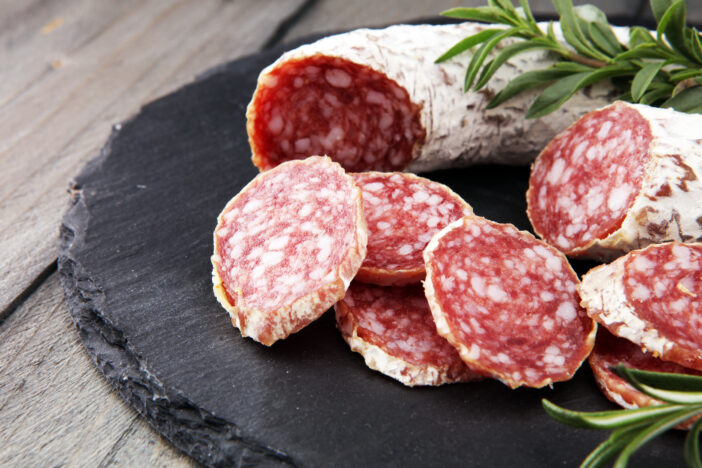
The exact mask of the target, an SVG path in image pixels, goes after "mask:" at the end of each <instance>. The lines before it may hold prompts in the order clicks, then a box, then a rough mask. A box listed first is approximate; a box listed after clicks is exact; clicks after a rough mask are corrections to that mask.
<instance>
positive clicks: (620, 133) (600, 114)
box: [527, 102, 652, 254]
mask: <svg viewBox="0 0 702 468" xmlns="http://www.w3.org/2000/svg"><path fill="white" fill-rule="evenodd" d="M651 140H652V134H651V128H650V125H649V123H648V121H647V120H646V119H645V118H644V117H642V116H641V115H640V114H639V112H637V111H636V110H634V109H633V108H632V107H630V106H629V105H627V104H624V103H620V102H617V103H615V104H613V105H611V106H608V107H605V108H604V109H600V110H597V111H594V112H590V113H588V114H586V115H585V116H583V117H582V118H581V119H579V120H578V121H577V122H576V123H575V124H573V125H572V126H571V127H570V128H568V129H567V130H565V131H563V132H561V133H560V134H559V135H558V136H557V137H556V138H555V139H554V140H553V141H551V142H550V143H549V144H548V145H547V146H546V148H545V149H544V150H543V151H542V152H541V154H540V155H539V157H538V158H537V159H536V161H535V162H534V164H533V166H532V170H531V177H530V178H529V191H528V192H527V204H528V209H527V214H528V215H529V219H530V220H531V224H532V225H533V226H534V231H535V232H536V233H537V234H539V235H540V236H541V237H542V238H543V239H544V240H545V241H546V242H548V243H549V244H551V245H553V246H556V247H557V248H558V249H560V250H561V251H563V252H565V253H567V254H578V253H579V252H581V251H583V250H585V249H586V248H587V247H589V246H590V245H591V244H592V243H593V242H595V241H597V240H599V239H604V238H606V237H607V236H609V235H610V234H612V233H613V232H615V231H616V230H618V229H619V228H620V227H621V226H622V222H623V221H624V218H625V217H626V215H627V212H628V210H629V209H630V208H631V206H632V205H633V203H634V200H635V198H636V196H637V195H638V194H639V193H640V192H641V188H642V184H643V182H644V176H645V172H646V167H647V165H648V164H649V161H650V159H651V155H650V152H649V148H650V145H651Z"/></svg>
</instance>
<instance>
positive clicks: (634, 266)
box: [579, 242, 702, 370]
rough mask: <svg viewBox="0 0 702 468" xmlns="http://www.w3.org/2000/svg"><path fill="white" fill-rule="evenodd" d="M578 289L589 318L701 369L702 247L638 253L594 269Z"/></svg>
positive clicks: (668, 246)
mask: <svg viewBox="0 0 702 468" xmlns="http://www.w3.org/2000/svg"><path fill="white" fill-rule="evenodd" d="M579 291H580V296H581V298H582V305H583V307H585V308H586V309H587V313H588V315H589V316H590V317H592V318H594V319H595V320H597V321H598V322H599V323H601V324H602V325H604V326H605V327H606V328H607V329H608V330H609V331H610V332H612V333H613V334H615V335H617V336H619V337H622V338H626V339H628V340H629V341H631V342H632V343H635V344H636V345H638V346H639V347H641V348H642V349H644V350H645V351H647V352H650V353H652V354H653V355H654V356H655V357H659V358H660V359H663V360H665V361H672V362H675V363H677V364H680V365H681V366H684V367H690V368H693V369H697V370H702V243H692V244H683V243H680V242H671V243H667V244H659V245H650V246H648V247H646V248H644V249H641V250H634V251H632V252H629V253H628V254H626V255H624V256H623V257H620V258H618V259H616V260H615V261H613V262H612V263H610V264H608V265H601V266H599V267H596V268H594V269H592V270H590V271H589V272H588V273H586V274H585V275H584V276H583V280H582V284H581V285H580V287H579Z"/></svg>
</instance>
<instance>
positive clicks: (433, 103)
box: [247, 23, 627, 172]
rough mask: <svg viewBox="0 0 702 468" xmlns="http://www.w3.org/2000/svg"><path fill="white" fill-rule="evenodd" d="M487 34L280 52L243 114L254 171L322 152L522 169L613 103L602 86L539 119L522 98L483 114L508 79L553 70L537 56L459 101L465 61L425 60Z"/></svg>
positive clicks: (460, 27) (395, 162)
mask: <svg viewBox="0 0 702 468" xmlns="http://www.w3.org/2000/svg"><path fill="white" fill-rule="evenodd" d="M486 27H488V26H486V25H481V24H476V23H462V24H453V25H442V26H431V25H414V26H411V25H398V26H392V27H389V28H385V29H358V30H355V31H351V32H348V33H345V34H340V35H336V36H330V37H327V38H324V39H322V40H319V41H317V42H315V43H313V44H308V45H304V46H302V47H299V48H297V49H294V50H291V51H289V52H287V53H285V54H284V55H283V56H282V57H280V58H279V59H278V60H277V61H276V62H275V63H273V64H272V65H270V66H269V67H267V68H266V69H264V70H263V71H262V72H261V75H260V76H259V79H258V85H257V88H256V92H255V93H254V96H253V99H252V101H251V103H250V104H249V107H248V109H247V119H248V121H247V131H248V134H249V142H250V144H251V149H252V152H253V158H252V159H253V162H254V164H255V165H256V166H257V167H259V168H260V169H261V170H267V169H270V168H271V167H274V166H276V165H278V164H279V163H281V162H283V161H286V160H290V159H301V158H305V157H307V156H308V155H310V154H326V155H329V156H330V157H331V158H332V159H333V160H334V161H336V162H338V163H340V164H341V165H342V166H343V167H344V168H345V169H346V170H348V171H368V170H381V171H392V170H404V169H410V170H412V171H415V172H419V171H428V170H434V169H440V168H446V167H458V166H468V165H472V164H481V163H482V164H484V163H498V164H512V165H523V164H528V163H529V162H531V161H532V160H533V159H534V157H535V156H536V155H537V154H538V152H539V151H540V150H541V149H542V148H543V147H544V145H545V144H546V143H547V142H548V141H549V140H550V139H551V138H553V137H554V136H555V135H556V134H557V133H558V132H559V131H561V130H563V129H564V128H565V127H566V126H567V125H568V124H570V123H571V122H573V121H575V120H576V119H577V118H578V117H580V116H581V115H583V114H584V113H585V112H587V111H590V110H593V109H596V108H598V107H601V106H603V105H605V104H607V103H609V102H611V101H612V100H613V98H614V94H612V88H611V86H610V85H608V84H598V85H595V86H593V87H591V88H589V89H588V90H587V92H586V93H585V92H579V93H576V94H575V95H574V96H573V97H572V98H571V99H570V100H569V101H568V103H566V105H564V106H562V107H561V108H560V109H559V110H557V111H556V112H554V113H552V114H550V115H548V116H546V117H543V118H540V119H529V120H527V119H525V118H524V115H525V114H526V110H527V109H528V107H529V105H530V103H531V102H532V100H533V99H534V96H535V94H534V93H530V92H527V93H525V94H524V95H520V96H518V97H515V98H513V99H511V100H510V101H509V103H508V105H504V106H500V107H498V108H496V109H493V110H489V111H488V110H486V105H487V103H488V102H489V101H490V98H491V97H492V96H494V95H495V93H496V92H497V91H499V90H500V89H502V88H503V87H504V86H505V85H506V84H507V83H508V82H509V81H510V80H511V79H512V78H514V77H516V76H518V75H520V74H522V73H524V72H526V71H529V70H534V69H539V68H543V67H546V66H548V65H550V64H551V63H553V58H552V57H551V56H550V55H549V54H548V53H546V52H542V51H534V52H529V53H524V54H520V55H519V56H517V57H515V58H513V59H511V60H510V61H509V62H508V63H507V66H504V67H502V68H500V69H499V70H498V72H497V73H496V74H495V75H494V76H493V78H492V79H491V80H490V82H489V83H488V85H487V86H486V87H485V88H483V89H481V90H480V91H479V92H473V91H471V92H467V93H464V92H463V79H464V75H465V70H466V66H467V65H468V62H469V61H470V54H462V55H459V56H457V57H455V58H453V59H451V60H449V61H447V62H445V63H441V64H436V63H434V60H435V59H436V58H438V57H439V56H440V55H441V54H442V53H443V52H445V51H446V50H448V49H449V48H450V47H451V46H453V45H454V44H455V43H456V42H458V41H459V40H461V39H463V38H464V37H466V36H469V35H472V34H475V33H477V32H479V31H481V30H483V29H484V28H486ZM615 32H616V33H617V34H618V35H621V36H622V38H625V37H626V36H627V34H626V30H625V29H624V28H617V29H616V31H615ZM556 34H559V31H558V30H557V28H556Z"/></svg>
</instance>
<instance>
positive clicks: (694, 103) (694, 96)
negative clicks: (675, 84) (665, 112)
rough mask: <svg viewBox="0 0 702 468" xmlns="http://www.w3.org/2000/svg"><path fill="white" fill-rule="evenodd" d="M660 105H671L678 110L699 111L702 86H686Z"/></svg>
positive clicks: (701, 101) (701, 100)
mask: <svg viewBox="0 0 702 468" xmlns="http://www.w3.org/2000/svg"><path fill="white" fill-rule="evenodd" d="M661 107H672V108H673V109H675V110H676V111H680V112H690V113H693V112H699V110H697V109H699V108H700V107H702V86H694V87H692V88H686V89H683V90H682V91H680V92H679V93H677V94H676V95H675V96H673V97H671V98H670V99H668V100H667V101H665V102H664V103H663V104H662V106H661Z"/></svg>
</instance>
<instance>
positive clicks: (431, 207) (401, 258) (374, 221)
mask: <svg viewBox="0 0 702 468" xmlns="http://www.w3.org/2000/svg"><path fill="white" fill-rule="evenodd" d="M351 177H353V179H354V181H355V182H356V184H357V185H358V186H359V187H360V188H361V191H362V192H363V210H364V212H365V216H366V222H367V223H368V254H367V255H366V259H365V260H364V261H363V265H361V269H360V270H358V274H357V275H356V278H355V279H356V280H357V281H363V282H366V283H373V284H380V285H390V284H410V283H419V282H420V281H421V280H422V279H424V260H423V259H422V251H423V250H424V247H426V246H427V244H428V243H429V241H430V240H431V237H432V236H433V235H434V234H435V233H436V232H438V231H439V230H440V229H442V228H443V227H444V226H446V225H447V224H448V223H450V222H451V221H454V220H456V219H458V218H461V217H463V216H465V215H469V214H473V210H472V209H471V207H470V206H469V205H468V204H467V203H466V202H465V201H464V200H463V199H462V198H461V197H460V196H458V195H457V194H456V193H454V192H453V191H452V190H451V189H450V188H448V187H446V186H445V185H443V184H440V183H438V182H433V181H431V180H428V179H425V178H423V177H417V176H415V175H413V174H409V173H400V172H394V173H391V172H360V173H354V174H351Z"/></svg>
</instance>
